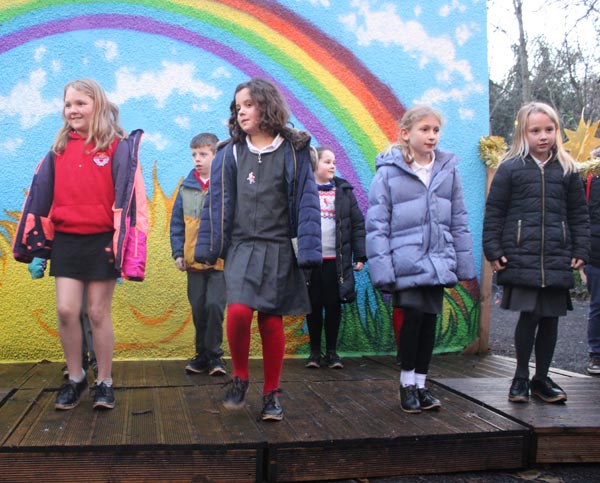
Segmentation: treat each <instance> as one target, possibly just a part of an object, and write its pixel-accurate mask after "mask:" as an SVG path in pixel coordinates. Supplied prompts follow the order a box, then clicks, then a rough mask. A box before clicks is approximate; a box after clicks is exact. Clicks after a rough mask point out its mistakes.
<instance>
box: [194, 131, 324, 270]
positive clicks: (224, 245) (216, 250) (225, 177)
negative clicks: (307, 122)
mask: <svg viewBox="0 0 600 483" xmlns="http://www.w3.org/2000/svg"><path fill="white" fill-rule="evenodd" d="M233 146H234V145H233V144H232V143H228V144H226V145H224V147H221V149H219V150H218V151H217V155H216V157H215V159H214V160H213V162H212V166H211V175H210V188H209V190H208V196H207V198H206V201H205V202H204V208H203V209H202V215H201V221H200V230H199V232H198V241H197V243H196V250H195V253H194V257H195V259H196V261H198V262H204V263H208V264H211V265H213V264H214V263H215V262H216V260H217V258H225V257H226V253H227V249H228V248H229V244H230V243H231V232H232V228H233V218H234V213H235V203H236V193H237V187H236V179H237V164H236V160H235V157H234V153H233ZM309 146H310V137H308V136H307V135H306V136H305V137H304V138H302V139H301V140H300V141H297V142H295V143H294V144H292V142H290V141H289V140H287V139H286V140H285V141H284V143H283V149H284V150H285V151H284V156H285V179H286V182H287V187H288V213H289V229H290V239H292V240H294V243H295V242H296V239H297V247H298V250H297V260H298V266H299V267H300V268H311V267H315V266H318V265H321V264H322V262H323V258H322V255H321V253H322V252H321V207H320V204H319V193H318V191H317V184H316V183H315V179H314V175H313V172H312V168H311V164H310V155H309Z"/></svg>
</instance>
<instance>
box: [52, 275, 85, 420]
mask: <svg viewBox="0 0 600 483" xmlns="http://www.w3.org/2000/svg"><path fill="white" fill-rule="evenodd" d="M55 284H56V309H57V314H58V331H59V334H60V341H61V344H62V346H63V351H64V353H65V360H66V362H67V368H68V371H69V381H68V382H67V383H66V384H63V385H62V386H61V388H60V390H59V392H58V394H57V395H56V400H55V403H54V407H55V408H56V409H61V410H68V409H73V408H74V407H75V406H77V405H78V404H79V398H80V396H81V394H82V393H83V391H84V390H85V388H86V387H87V377H86V374H85V371H84V370H83V368H82V357H81V356H82V354H81V347H82V340H83V334H82V330H81V320H80V317H81V306H82V298H83V287H84V284H83V282H82V281H80V280H75V279H72V278H66V277H56V280H55Z"/></svg>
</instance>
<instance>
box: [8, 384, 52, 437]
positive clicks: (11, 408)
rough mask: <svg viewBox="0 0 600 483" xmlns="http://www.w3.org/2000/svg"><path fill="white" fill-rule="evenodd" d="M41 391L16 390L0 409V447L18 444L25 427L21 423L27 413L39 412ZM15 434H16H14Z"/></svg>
mask: <svg viewBox="0 0 600 483" xmlns="http://www.w3.org/2000/svg"><path fill="white" fill-rule="evenodd" d="M41 393H42V390H41V389H39V388H38V389H18V390H16V391H14V393H12V394H11V396H10V397H8V398H7V399H6V401H5V403H4V404H3V405H2V406H1V407H0V446H10V445H14V444H18V443H19V442H20V440H21V438H22V436H23V433H24V430H27V429H28V426H27V425H22V421H23V420H24V418H25V417H26V415H27V414H28V413H29V412H36V411H39V410H40V407H39V404H38V399H39V398H40V396H41ZM15 432H16V433H17V434H15Z"/></svg>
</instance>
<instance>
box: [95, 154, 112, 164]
mask: <svg viewBox="0 0 600 483" xmlns="http://www.w3.org/2000/svg"><path fill="white" fill-rule="evenodd" d="M93 160H94V163H96V165H97V166H100V167H102V166H106V165H107V164H108V162H109V161H110V156H109V155H108V154H107V153H105V152H104V151H98V152H97V153H96V154H94V157H93Z"/></svg>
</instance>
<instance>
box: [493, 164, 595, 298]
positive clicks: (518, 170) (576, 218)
mask: <svg viewBox="0 0 600 483" xmlns="http://www.w3.org/2000/svg"><path fill="white" fill-rule="evenodd" d="M589 244H590V230H589V218H588V209H587V205H586V201H585V193H584V189H583V182H582V180H581V178H580V177H579V174H578V173H571V174H569V175H567V176H564V173H563V169H562V166H561V164H560V163H559V161H558V159H557V158H556V157H555V158H554V159H552V160H550V161H548V162H547V163H546V165H545V167H544V169H542V168H540V166H538V164H537V163H536V162H535V161H534V160H533V159H532V158H531V157H529V156H528V157H527V158H525V159H523V158H521V157H516V158H512V159H509V160H506V161H504V162H503V163H502V164H501V165H500V166H499V167H498V170H497V172H496V175H495V176H494V180H493V182H492V185H491V187H490V192H489V195H488V198H487V202H486V206H485V218H484V223H483V251H484V254H485V257H486V258H487V259H488V260H497V259H499V258H500V257H502V256H505V257H506V259H507V260H508V261H507V264H506V268H505V269H504V270H501V271H499V272H498V273H497V277H498V283H499V284H501V285H521V286H527V287H555V288H571V287H572V286H573V284H574V280H573V271H572V269H571V259H572V258H580V259H582V260H584V261H585V262H586V263H587V261H588V260H589V251H590V248H589Z"/></svg>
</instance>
